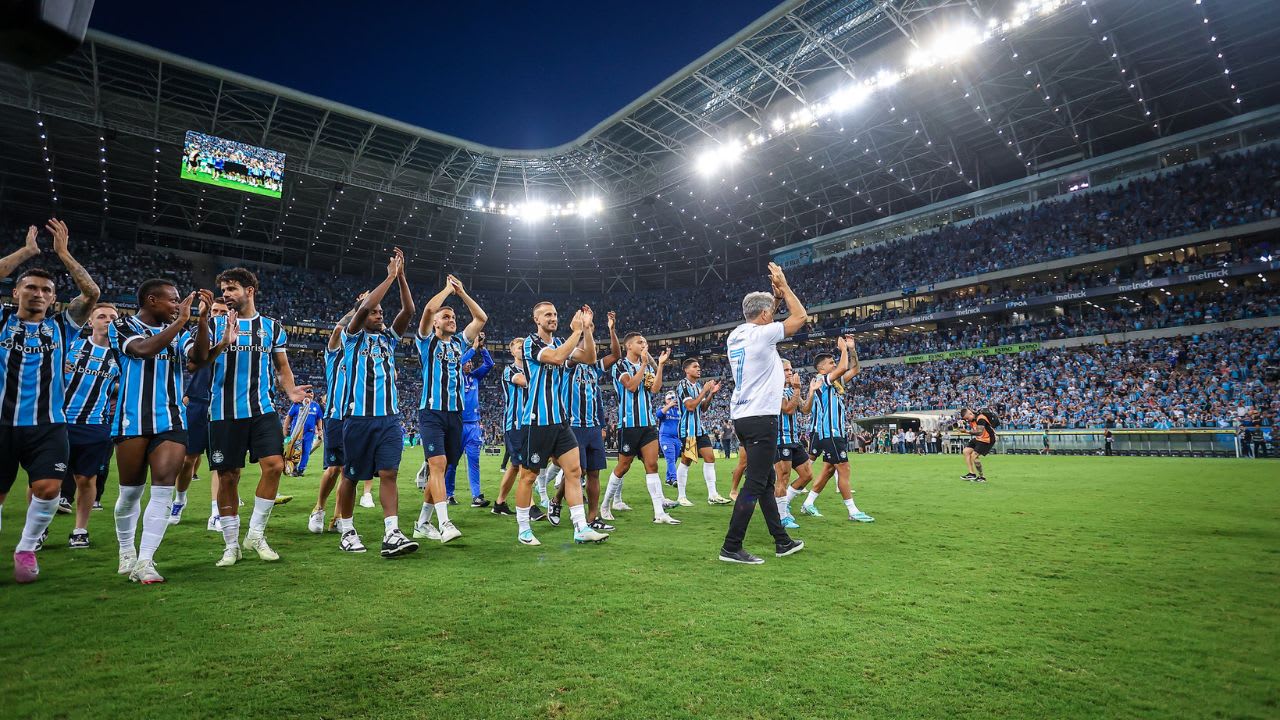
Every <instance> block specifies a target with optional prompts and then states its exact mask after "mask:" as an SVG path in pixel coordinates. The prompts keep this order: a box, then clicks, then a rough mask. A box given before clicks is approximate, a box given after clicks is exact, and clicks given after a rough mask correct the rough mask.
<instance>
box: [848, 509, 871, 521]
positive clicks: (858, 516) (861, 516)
mask: <svg viewBox="0 0 1280 720" xmlns="http://www.w3.org/2000/svg"><path fill="white" fill-rule="evenodd" d="M849 519H850V520H852V521H853V522H860V523H871V522H875V521H876V519H875V518H873V517H871V516H870V515H868V514H866V513H864V512H862V511H861V510H859V511H858V512H856V513H852V514H850V515H849Z"/></svg>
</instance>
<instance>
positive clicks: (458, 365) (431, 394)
mask: <svg viewBox="0 0 1280 720" xmlns="http://www.w3.org/2000/svg"><path fill="white" fill-rule="evenodd" d="M413 344H414V347H416V348H417V349H418V355H419V356H421V358H422V400H421V402H419V403H418V409H419V410H428V409H430V410H442V411H448V412H462V406H463V397H462V396H463V377H462V354H463V353H465V352H466V351H467V347H468V346H469V345H470V344H471V341H470V340H468V339H467V337H466V336H465V335H464V334H463V333H458V334H456V335H454V336H453V337H451V338H449V339H448V340H442V339H441V338H439V337H437V336H436V334H435V333H432V334H430V335H428V336H426V337H422V336H421V335H419V336H418V337H416V338H415V339H414V341H413Z"/></svg>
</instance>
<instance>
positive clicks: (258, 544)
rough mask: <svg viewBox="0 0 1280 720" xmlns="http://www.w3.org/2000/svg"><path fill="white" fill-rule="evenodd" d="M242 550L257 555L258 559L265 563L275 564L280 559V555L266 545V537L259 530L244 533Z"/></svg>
mask: <svg viewBox="0 0 1280 720" xmlns="http://www.w3.org/2000/svg"><path fill="white" fill-rule="evenodd" d="M244 549H245V550H252V551H254V552H256V553H258V557H259V558H260V559H262V560H266V561H267V562H275V561H276V560H279V559H280V554H279V553H277V552H276V551H275V550H272V549H271V546H270V545H268V544H267V537H266V536H265V535H263V534H262V532H261V531H259V530H250V531H249V532H247V533H245V536H244Z"/></svg>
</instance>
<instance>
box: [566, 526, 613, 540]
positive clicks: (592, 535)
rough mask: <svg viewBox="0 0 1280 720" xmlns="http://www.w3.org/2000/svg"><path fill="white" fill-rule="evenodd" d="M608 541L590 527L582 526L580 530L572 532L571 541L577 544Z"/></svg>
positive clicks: (607, 537) (603, 535) (606, 537)
mask: <svg viewBox="0 0 1280 720" xmlns="http://www.w3.org/2000/svg"><path fill="white" fill-rule="evenodd" d="M608 539H609V536H608V535H606V534H604V533H602V532H600V531H598V530H596V529H595V528H593V527H591V526H590V525H583V526H582V529H580V530H574V531H573V541H574V542H576V543H579V544H581V543H602V542H604V541H605V540H608Z"/></svg>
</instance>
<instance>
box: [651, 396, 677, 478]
mask: <svg viewBox="0 0 1280 720" xmlns="http://www.w3.org/2000/svg"><path fill="white" fill-rule="evenodd" d="M654 417H656V418H657V419H658V447H659V448H661V449H662V457H663V458H664V459H665V460H666V461H667V484H668V485H675V484H676V465H677V464H679V456H680V404H679V403H678V402H677V401H676V394H675V393H674V392H668V393H667V394H666V395H665V396H664V397H663V398H662V407H660V408H658V411H657V412H656V413H654Z"/></svg>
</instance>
